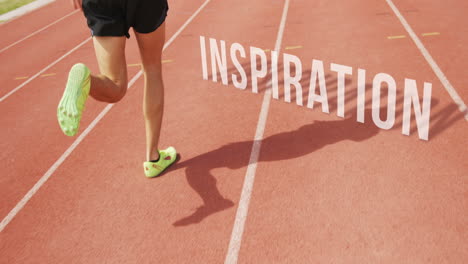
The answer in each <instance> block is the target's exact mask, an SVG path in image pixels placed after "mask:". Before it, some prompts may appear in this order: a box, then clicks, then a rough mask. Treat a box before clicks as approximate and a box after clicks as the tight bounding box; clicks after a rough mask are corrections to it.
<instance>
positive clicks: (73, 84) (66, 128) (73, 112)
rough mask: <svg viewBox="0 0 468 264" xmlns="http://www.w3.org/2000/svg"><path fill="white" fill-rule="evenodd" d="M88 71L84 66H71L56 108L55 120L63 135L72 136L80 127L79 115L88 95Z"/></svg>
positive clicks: (79, 64)
mask: <svg viewBox="0 0 468 264" xmlns="http://www.w3.org/2000/svg"><path fill="white" fill-rule="evenodd" d="M89 88H90V71H89V69H88V67H86V65H84V64H81V63H78V64H75V65H73V67H72V68H71V70H70V73H69V74H68V81H67V85H66V87H65V91H64V93H63V96H62V99H61V100H60V103H59V105H58V107H57V119H58V122H59V125H60V128H61V129H62V131H63V133H65V135H67V136H74V135H76V133H77V132H78V128H79V126H80V120H81V114H82V113H83V110H84V104H85V102H86V99H87V98H88V95H89Z"/></svg>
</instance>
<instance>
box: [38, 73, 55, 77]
mask: <svg viewBox="0 0 468 264" xmlns="http://www.w3.org/2000/svg"><path fill="white" fill-rule="evenodd" d="M54 75H57V74H56V73H48V74H42V75H41V77H49V76H54Z"/></svg>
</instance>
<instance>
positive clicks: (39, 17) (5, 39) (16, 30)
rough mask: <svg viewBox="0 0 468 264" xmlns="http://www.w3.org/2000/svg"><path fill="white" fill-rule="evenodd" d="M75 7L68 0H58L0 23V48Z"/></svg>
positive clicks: (60, 16) (51, 21)
mask: <svg viewBox="0 0 468 264" xmlns="http://www.w3.org/2000/svg"><path fill="white" fill-rule="evenodd" d="M72 11H73V7H72V5H71V4H70V1H68V0H56V1H54V2H52V3H50V4H48V5H45V6H43V7H41V8H39V9H36V10H34V11H31V12H29V13H27V14H24V15H23V16H20V17H17V18H15V19H12V20H9V21H7V22H4V23H0V32H2V38H1V39H0V49H3V48H5V47H7V46H8V45H10V44H12V43H14V42H16V41H18V40H20V39H22V38H24V37H26V36H28V35H29V34H31V33H33V32H34V31H36V30H39V29H41V28H43V27H45V26H47V25H49V24H50V23H53V22H54V21H56V20H57V19H60V18H62V17H63V16H65V15H67V14H69V13H70V12H72Z"/></svg>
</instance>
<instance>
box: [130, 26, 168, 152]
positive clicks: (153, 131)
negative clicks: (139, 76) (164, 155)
mask: <svg viewBox="0 0 468 264" xmlns="http://www.w3.org/2000/svg"><path fill="white" fill-rule="evenodd" d="M135 35H136V38H137V41H138V46H139V48H140V55H141V61H142V63H143V72H144V76H145V89H144V95H143V114H144V117H145V127H146V159H147V160H148V161H150V160H157V159H158V158H159V153H158V142H159V134H160V131H161V123H162V117H163V109H164V85H163V80H162V72H161V53H162V48H163V45H164V39H165V23H163V24H162V25H161V26H160V27H159V28H158V29H157V30H156V31H154V32H151V33H148V34H142V33H138V32H135Z"/></svg>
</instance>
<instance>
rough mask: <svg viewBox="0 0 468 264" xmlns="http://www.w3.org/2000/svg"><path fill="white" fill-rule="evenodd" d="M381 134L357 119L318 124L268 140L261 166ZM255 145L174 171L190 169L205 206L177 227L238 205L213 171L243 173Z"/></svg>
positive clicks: (233, 147)
mask: <svg viewBox="0 0 468 264" xmlns="http://www.w3.org/2000/svg"><path fill="white" fill-rule="evenodd" d="M370 111H371V110H370V109H367V110H366V114H370ZM379 131H380V129H379V128H377V127H376V126H375V125H374V124H373V123H372V122H367V123H366V124H362V123H358V122H356V117H355V116H350V117H349V118H346V119H341V120H336V121H314V122H313V123H312V124H308V125H304V126H302V127H300V128H298V129H296V130H292V131H288V132H282V133H278V134H275V135H272V136H269V137H267V138H264V139H263V140H262V150H261V155H260V157H259V162H262V161H279V160H287V159H293V158H297V157H301V156H304V155H307V154H309V153H312V152H314V151H317V150H319V149H321V148H323V147H325V146H327V145H330V144H335V143H337V142H340V141H343V140H352V141H364V140H366V139H369V138H370V137H372V136H375V135H377V134H378V133H379ZM253 143H254V141H253V140H250V141H241V142H234V143H230V144H227V145H224V146H222V147H220V148H218V149H215V150H212V151H210V152H207V153H204V154H201V155H199V156H196V157H194V158H192V159H189V160H186V161H183V162H181V163H179V164H176V166H174V167H173V170H176V169H181V168H186V178H187V181H188V183H189V185H190V186H191V187H192V188H193V189H194V190H195V191H196V192H197V193H198V195H200V197H201V198H202V200H203V205H202V206H200V207H198V208H197V209H196V211H195V212H194V213H192V214H191V215H189V216H186V217H184V218H182V219H179V220H177V221H176V222H174V223H173V225H174V226H185V225H189V224H195V223H199V222H200V221H202V220H203V219H204V218H206V217H207V216H209V215H211V214H214V213H216V212H219V211H222V210H225V209H227V208H230V207H232V206H233V205H234V203H233V202H232V201H230V200H228V199H226V198H224V197H223V196H222V195H221V194H220V193H219V190H218V188H217V187H216V178H215V177H214V175H212V174H211V170H213V169H216V168H224V167H226V168H230V169H239V168H242V167H244V166H247V165H248V163H249V158H250V152H251V149H252V145H253Z"/></svg>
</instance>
